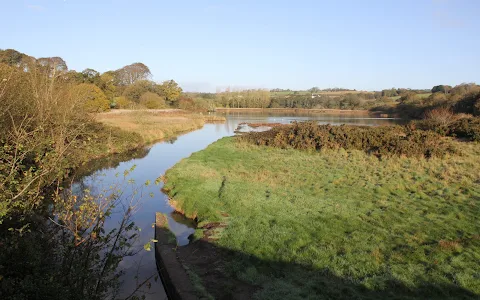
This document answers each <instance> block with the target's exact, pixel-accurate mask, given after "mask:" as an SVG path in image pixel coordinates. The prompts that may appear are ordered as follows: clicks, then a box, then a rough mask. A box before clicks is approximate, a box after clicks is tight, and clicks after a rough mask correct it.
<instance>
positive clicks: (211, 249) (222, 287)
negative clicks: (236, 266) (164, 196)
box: [177, 223, 258, 299]
mask: <svg viewBox="0 0 480 300" xmlns="http://www.w3.org/2000/svg"><path fill="white" fill-rule="evenodd" d="M216 226H220V227H221V226H223V224H221V223H210V224H208V226H204V228H205V227H208V229H206V230H205V231H204V237H203V238H202V239H200V240H196V241H193V242H191V243H190V244H189V245H187V246H183V247H179V248H177V256H178V259H179V260H180V261H181V263H182V264H183V265H185V266H187V267H188V268H190V269H191V270H193V271H194V272H195V273H196V274H197V275H198V276H199V278H201V281H202V285H203V286H204V287H205V290H206V291H207V292H208V293H209V294H210V295H212V296H213V297H214V298H215V299H252V296H253V294H254V293H255V292H256V291H257V290H258V287H255V286H253V285H249V284H247V283H245V282H242V281H240V280H238V279H235V278H232V277H231V276H228V274H227V271H226V268H225V265H226V262H227V261H229V260H230V259H232V255H231V254H230V253H229V251H228V250H226V249H223V248H220V247H218V246H216V245H215V242H214V240H212V239H210V238H208V237H209V236H211V235H213V231H214V230H215V229H217V227H216Z"/></svg>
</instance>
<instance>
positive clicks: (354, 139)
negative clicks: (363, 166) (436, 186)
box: [242, 122, 452, 158]
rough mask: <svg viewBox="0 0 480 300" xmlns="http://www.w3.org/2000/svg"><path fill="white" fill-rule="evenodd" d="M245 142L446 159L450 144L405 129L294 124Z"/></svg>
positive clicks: (429, 134)
mask: <svg viewBox="0 0 480 300" xmlns="http://www.w3.org/2000/svg"><path fill="white" fill-rule="evenodd" d="M242 139H244V140H246V141H248V142H251V143H254V144H257V145H266V146H273V147H280V148H289V147H292V148H295V149H303V150H317V151H318V150H321V149H339V148H343V149H346V150H350V149H357V150H363V151H365V152H367V153H370V154H374V155H377V156H379V157H380V156H384V155H386V156H388V155H398V156H417V157H427V158H428V157H431V156H443V155H445V154H446V153H447V152H451V151H452V149H451V147H450V144H449V143H448V142H446V141H444V140H443V139H442V138H441V136H440V135H438V134H436V133H434V132H431V131H422V130H412V129H410V128H407V127H402V126H385V127H365V126H364V127H360V126H347V125H342V126H331V125H318V124H317V123H316V122H305V123H293V124H292V125H285V126H278V127H274V128H272V129H271V130H269V131H266V132H251V133H247V134H245V135H243V136H242Z"/></svg>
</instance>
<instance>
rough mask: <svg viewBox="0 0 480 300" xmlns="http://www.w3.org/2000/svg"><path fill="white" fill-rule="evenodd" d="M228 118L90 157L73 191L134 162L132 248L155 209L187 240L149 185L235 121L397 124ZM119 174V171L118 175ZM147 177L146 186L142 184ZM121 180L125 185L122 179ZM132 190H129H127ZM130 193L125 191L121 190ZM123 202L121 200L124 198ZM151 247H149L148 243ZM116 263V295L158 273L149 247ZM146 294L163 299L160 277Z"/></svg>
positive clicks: (230, 130) (116, 217) (228, 131)
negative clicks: (135, 232) (119, 276)
mask: <svg viewBox="0 0 480 300" xmlns="http://www.w3.org/2000/svg"><path fill="white" fill-rule="evenodd" d="M222 115H224V116H225V117H226V118H227V122H225V123H222V124H207V125H205V126H204V127H203V128H202V129H199V130H196V131H194V132H190V133H187V134H185V135H182V136H180V137H178V138H176V139H174V140H170V141H164V142H159V143H156V144H154V145H152V146H149V147H146V148H145V149H142V150H140V151H136V152H135V153H131V154H129V155H126V156H125V155H122V156H116V157H111V158H108V159H104V160H99V161H95V162H92V164H90V165H89V166H88V169H89V171H88V172H87V174H86V175H84V176H83V177H80V178H79V180H77V181H76V182H75V183H74V184H73V185H72V190H73V191H74V192H75V191H76V192H80V191H81V190H84V189H89V190H90V191H91V192H92V193H93V194H95V193H102V191H103V190H104V189H107V190H108V189H109V187H111V186H112V185H122V184H124V183H125V182H123V183H122V180H123V173H124V171H126V170H129V169H130V168H132V166H136V167H135V170H134V171H133V172H132V173H131V174H130V175H129V176H128V179H133V180H134V182H135V183H134V184H129V185H128V187H127V188H126V189H130V188H131V186H136V188H135V189H136V190H138V191H139V193H138V194H137V196H136V198H137V199H138V204H137V207H136V211H135V214H134V215H133V221H134V222H135V225H136V226H138V227H139V228H140V229H141V231H140V236H139V239H138V241H137V245H136V246H137V247H138V248H139V249H143V245H144V244H145V243H147V242H148V241H150V240H151V239H152V238H153V237H154V229H153V227H152V225H153V223H154V222H155V212H163V213H166V214H168V215H169V225H170V229H171V230H172V231H173V233H174V234H175V235H176V237H177V241H178V244H179V245H185V244H187V243H188V236H189V235H190V234H191V233H193V231H194V229H193V228H191V226H192V225H191V224H188V223H189V222H188V221H186V220H184V219H183V217H182V216H180V215H178V214H175V213H174V210H173V208H172V207H171V206H170V205H169V203H168V197H167V196H166V195H165V194H163V193H162V192H161V190H160V189H161V187H162V183H160V184H159V185H155V184H153V182H154V181H155V179H157V178H158V177H159V176H161V175H163V174H164V173H165V171H166V170H168V169H169V168H171V167H173V166H174V165H175V164H176V163H177V162H178V161H180V160H181V159H183V158H186V157H188V156H190V155H191V154H192V153H193V152H196V151H200V150H202V149H204V148H206V147H207V146H208V145H209V144H211V143H213V142H215V141H216V140H218V139H220V138H222V137H225V136H231V135H233V134H234V130H235V129H236V128H237V126H238V124H239V123H242V122H253V123H290V122H292V121H307V120H317V121H318V122H319V123H320V124H332V125H340V124H353V125H372V126H376V125H388V124H395V123H400V122H401V121H400V120H396V119H387V118H369V117H364V116H358V115H357V116H356V115H343V114H342V115H338V114H337V115H335V114H291V113H285V114H283V113H277V112H276V113H263V112H258V113H252V112H236V113H225V114H222ZM118 174H120V176H118ZM147 181H151V182H152V184H150V185H148V186H146V185H145V184H144V183H145V182H147ZM125 185H126V184H125ZM131 194H132V193H130V195H131ZM125 195H129V191H126V192H125ZM125 201H126V200H125ZM121 219H122V214H121V212H120V211H119V212H118V213H117V214H113V215H112V217H111V218H110V219H109V220H108V221H107V224H106V227H107V228H106V229H111V228H115V227H116V226H118V225H119V222H120V221H121ZM152 249H153V247H152ZM120 267H121V268H122V269H123V270H124V272H125V274H124V275H123V284H122V291H121V295H125V296H126V295H130V293H131V292H132V291H134V290H135V288H136V286H137V284H138V282H142V281H143V279H145V278H148V277H150V276H152V275H154V274H157V268H156V263H155V254H154V252H153V251H150V252H148V251H145V250H140V252H139V253H138V254H136V255H135V256H131V257H126V258H124V259H123V261H122V262H121V265H120ZM143 290H144V291H146V292H147V293H146V294H145V296H146V299H165V298H166V296H165V292H164V290H163V287H162V283H161V281H160V280H158V281H156V282H152V285H151V287H150V288H149V289H146V288H143Z"/></svg>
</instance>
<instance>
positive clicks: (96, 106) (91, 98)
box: [72, 83, 110, 112]
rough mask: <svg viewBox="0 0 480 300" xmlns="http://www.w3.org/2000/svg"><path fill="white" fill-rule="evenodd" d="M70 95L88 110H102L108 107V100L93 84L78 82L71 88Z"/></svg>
mask: <svg viewBox="0 0 480 300" xmlns="http://www.w3.org/2000/svg"><path fill="white" fill-rule="evenodd" d="M72 95H73V97H75V98H77V99H79V100H80V101H81V102H82V103H83V105H84V107H85V109H86V110H87V111H88V112H102V111H106V110H108V109H109V108H110V101H109V100H108V99H107V97H106V96H105V94H104V93H103V92H102V90H101V89H100V88H98V87H97V86H96V85H94V84H90V83H82V84H79V85H77V86H75V87H74V88H73V89H72Z"/></svg>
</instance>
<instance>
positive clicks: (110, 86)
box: [97, 72, 117, 99]
mask: <svg viewBox="0 0 480 300" xmlns="http://www.w3.org/2000/svg"><path fill="white" fill-rule="evenodd" d="M97 86H98V87H99V88H100V89H101V90H102V91H103V92H104V93H105V96H107V98H108V99H113V98H114V97H115V93H116V91H117V87H116V86H115V76H114V74H113V72H105V73H103V74H102V75H100V77H99V80H98V83H97Z"/></svg>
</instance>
